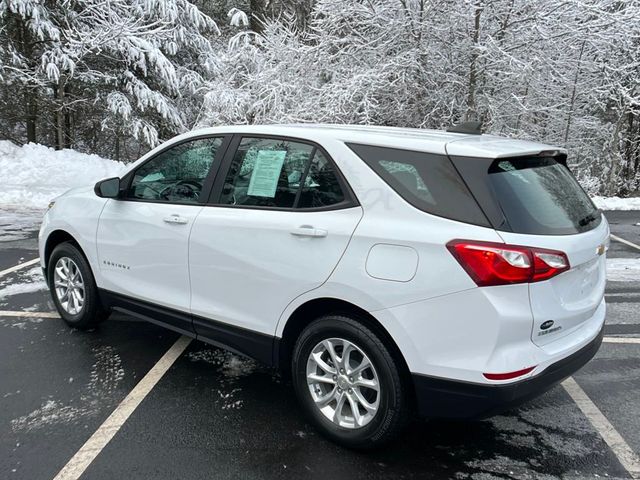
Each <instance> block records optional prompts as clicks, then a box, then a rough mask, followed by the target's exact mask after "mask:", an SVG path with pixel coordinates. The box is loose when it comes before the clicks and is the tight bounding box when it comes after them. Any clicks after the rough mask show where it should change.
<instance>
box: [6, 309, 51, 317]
mask: <svg viewBox="0 0 640 480" xmlns="http://www.w3.org/2000/svg"><path fill="white" fill-rule="evenodd" d="M0 317H29V318H60V315H58V314H57V313H56V312H16V311H13V310H0Z"/></svg>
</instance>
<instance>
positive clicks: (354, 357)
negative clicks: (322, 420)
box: [307, 338, 380, 429]
mask: <svg viewBox="0 0 640 480" xmlns="http://www.w3.org/2000/svg"><path fill="white" fill-rule="evenodd" d="M307 385H308V387H309V392H310V393H311V397H312V399H313V401H314V403H315V406H316V407H317V408H318V410H320V412H322V414H323V415H324V416H325V417H326V418H327V419H328V420H330V421H331V422H333V423H334V424H336V425H338V426H340V427H343V428H349V429H357V428H362V427H364V426H365V425H367V424H368V423H369V422H371V420H373V418H374V416H375V415H376V413H377V412H378V407H379V405H380V381H379V379H378V374H377V372H376V369H375V367H374V365H373V363H372V362H371V360H370V359H369V357H368V356H367V355H366V354H365V353H364V352H363V351H362V350H361V349H360V348H359V347H358V346H357V345H355V344H354V343H352V342H350V341H349V340H345V339H343V338H328V339H326V340H323V341H321V342H320V343H318V344H317V345H316V346H315V347H314V348H313V350H311V353H310V354H309V358H308V360H307Z"/></svg>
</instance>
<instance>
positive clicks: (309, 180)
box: [219, 137, 345, 209]
mask: <svg viewBox="0 0 640 480" xmlns="http://www.w3.org/2000/svg"><path fill="white" fill-rule="evenodd" d="M344 201H345V195H344V193H343V190H342V188H341V186H340V182H339V181H338V178H337V176H336V173H335V170H334V169H333V167H332V165H331V163H330V162H329V160H328V159H327V158H326V157H325V156H324V154H323V153H322V152H321V151H320V150H318V149H317V148H316V147H315V146H314V145H310V144H307V143H299V142H293V141H289V140H285V139H273V138H253V137H244V138H242V140H241V142H240V145H239V146H238V149H237V150H236V152H235V155H234V157H233V162H232V163H231V166H230V167H229V171H228V173H227V176H226V179H225V182H224V186H223V190H222V196H221V197H220V202H219V203H221V204H224V205H241V206H252V207H268V208H283V209H291V208H322V207H329V206H333V205H338V204H341V202H344Z"/></svg>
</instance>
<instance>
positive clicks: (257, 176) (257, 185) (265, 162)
mask: <svg viewBox="0 0 640 480" xmlns="http://www.w3.org/2000/svg"><path fill="white" fill-rule="evenodd" d="M286 156H287V152H286V151H277V150H260V151H259V152H258V155H257V156H256V163H255V165H254V167H253V172H251V180H250V181H249V190H248V191H247V195H251V196H254V197H268V198H274V197H275V196H276V189H277V188H278V180H280V172H281V171H282V166H283V165H284V158H285V157H286Z"/></svg>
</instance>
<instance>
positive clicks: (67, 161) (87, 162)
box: [0, 140, 125, 209]
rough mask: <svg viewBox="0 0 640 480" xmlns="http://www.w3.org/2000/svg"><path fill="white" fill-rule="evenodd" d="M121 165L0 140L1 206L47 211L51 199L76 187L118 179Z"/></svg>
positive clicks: (110, 161)
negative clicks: (110, 178) (103, 179)
mask: <svg viewBox="0 0 640 480" xmlns="http://www.w3.org/2000/svg"><path fill="white" fill-rule="evenodd" d="M124 168H125V165H124V163H122V162H114V161H113V160H107V159H104V158H100V157H99V156H97V155H87V154H84V153H79V152H76V151H74V150H58V151H56V150H54V149H52V148H48V147H45V146H43V145H37V144H34V143H29V144H27V145H24V146H22V147H19V146H17V145H15V144H13V143H12V142H9V141H6V140H2V141H0V205H3V206H19V207H21V208H35V209H41V208H46V206H47V204H48V203H49V202H50V201H51V199H53V198H55V197H57V196H58V195H60V194H62V193H64V192H65V191H67V190H69V189H70V188H73V187H80V186H83V185H91V184H94V183H95V182H97V181H98V180H100V179H102V178H108V177H116V176H119V175H120V174H121V173H122V171H123V170H124Z"/></svg>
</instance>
